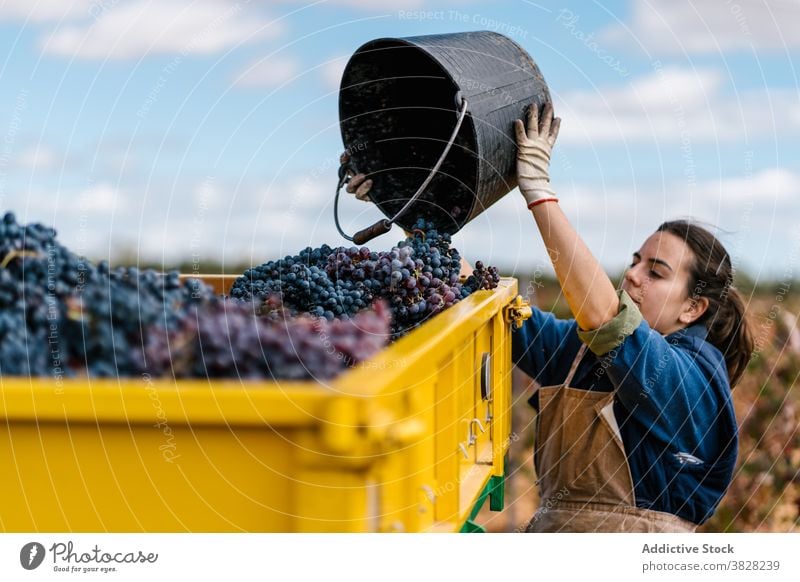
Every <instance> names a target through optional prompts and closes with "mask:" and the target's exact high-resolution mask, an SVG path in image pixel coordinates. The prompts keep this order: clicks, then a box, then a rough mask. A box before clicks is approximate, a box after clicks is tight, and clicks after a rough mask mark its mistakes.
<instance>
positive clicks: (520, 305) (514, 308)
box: [503, 295, 533, 329]
mask: <svg viewBox="0 0 800 582" xmlns="http://www.w3.org/2000/svg"><path fill="white" fill-rule="evenodd" d="M531 315H533V310H532V309H531V304H530V303H528V302H527V301H526V300H525V299H523V298H522V295H517V296H516V297H515V298H514V300H513V301H512V302H511V303H509V304H508V305H507V306H506V308H505V311H504V313H503V317H504V318H505V321H506V323H511V324H513V325H514V329H519V328H520V327H522V322H523V321H525V320H526V319H528V318H529V317H530V316H531Z"/></svg>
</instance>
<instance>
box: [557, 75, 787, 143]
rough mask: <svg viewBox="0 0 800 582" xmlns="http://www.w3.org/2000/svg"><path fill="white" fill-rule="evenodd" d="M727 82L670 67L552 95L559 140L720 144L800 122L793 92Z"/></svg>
mask: <svg viewBox="0 0 800 582" xmlns="http://www.w3.org/2000/svg"><path fill="white" fill-rule="evenodd" d="M727 85H728V82H727V80H726V79H725V78H724V77H723V76H722V75H721V73H720V72H718V71H716V70H710V69H696V70H693V69H685V68H680V67H675V66H668V67H663V68H659V69H656V70H654V71H653V72H652V73H649V74H647V75H644V76H641V77H638V78H634V79H632V80H631V81H630V82H628V83H627V84H626V85H624V86H613V87H601V88H597V89H592V90H579V91H569V92H566V93H564V94H562V95H559V96H558V99H557V109H558V115H559V116H561V117H562V118H563V119H564V125H563V127H562V131H561V134H560V137H559V140H560V141H562V142H573V143H576V142H577V143H584V144H586V143H593V142H606V141H640V140H653V141H667V142H670V141H705V142H718V141H724V140H730V139H734V138H742V137H745V136H746V137H747V138H749V139H752V138H755V137H758V136H765V135H766V136H773V137H774V136H775V135H777V134H781V133H785V132H794V131H797V129H798V128H800V116H798V115H797V107H798V106H797V95H796V93H795V92H794V91H791V90H781V89H748V90H745V91H738V92H737V91H735V88H733V90H731V89H730V88H728V86H727Z"/></svg>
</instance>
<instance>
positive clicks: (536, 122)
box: [516, 103, 619, 330]
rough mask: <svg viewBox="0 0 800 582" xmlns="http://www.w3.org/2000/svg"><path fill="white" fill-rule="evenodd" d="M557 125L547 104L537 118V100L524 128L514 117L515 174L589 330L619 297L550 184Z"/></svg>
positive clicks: (575, 310)
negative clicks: (562, 208) (515, 143)
mask: <svg viewBox="0 0 800 582" xmlns="http://www.w3.org/2000/svg"><path fill="white" fill-rule="evenodd" d="M560 125H561V120H560V119H558V118H555V119H553V106H552V105H551V104H550V103H547V104H546V105H545V107H544V109H543V111H542V115H541V119H540V116H539V112H538V108H537V106H536V104H535V103H534V104H533V105H531V109H530V112H529V117H528V126H527V130H526V128H525V125H524V124H523V122H522V121H521V120H517V122H516V133H517V146H518V148H519V149H518V154H517V177H518V179H519V189H520V192H522V195H523V196H524V197H525V201H526V202H527V203H528V208H529V209H530V210H531V212H532V213H533V216H534V218H535V219H536V224H537V226H538V227H539V232H540V233H541V235H542V240H543V241H544V245H545V248H546V249H547V253H548V255H549V256H550V260H551V261H552V263H553V268H554V269H555V272H556V277H557V278H558V281H559V283H560V284H561V290H562V291H563V292H564V296H565V298H566V300H567V304H568V305H569V308H570V311H572V314H573V315H574V316H575V320H576V321H577V322H578V326H579V327H580V328H581V329H584V330H593V329H597V328H599V327H600V326H601V325H603V324H604V323H606V322H608V321H610V320H611V319H612V318H613V317H614V316H615V315H617V312H618V311H619V299H618V297H617V293H616V290H615V289H614V285H613V284H612V283H611V279H609V278H608V275H606V273H605V271H603V269H602V267H601V266H600V263H598V262H597V259H595V258H594V256H593V255H592V253H591V251H590V250H589V248H588V247H587V246H586V243H584V242H583V240H582V239H581V237H580V236H579V235H578V233H577V232H576V231H575V229H574V228H573V227H572V225H571V224H570V222H569V220H568V219H567V217H566V215H565V214H564V212H563V211H562V210H561V207H560V206H559V205H558V199H557V198H556V196H555V193H554V192H553V191H552V190H551V189H550V174H549V166H550V153H551V151H552V149H553V145H554V144H555V141H556V138H557V137H558V130H559V127H560Z"/></svg>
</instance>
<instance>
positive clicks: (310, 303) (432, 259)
mask: <svg viewBox="0 0 800 582" xmlns="http://www.w3.org/2000/svg"><path fill="white" fill-rule="evenodd" d="M451 242H452V241H451V238H450V235H449V234H447V233H440V232H439V231H438V230H437V229H436V228H435V226H434V225H433V224H432V223H429V222H428V223H426V222H425V221H424V220H420V221H418V222H417V223H416V224H415V225H414V229H413V230H412V231H411V232H410V233H409V234H408V236H407V237H406V239H405V240H402V241H400V242H399V243H398V244H397V245H396V246H394V247H392V248H391V249H390V250H388V251H383V252H374V251H370V250H369V249H368V248H367V247H361V248H358V247H349V248H347V247H338V248H333V249H332V248H330V247H328V246H327V245H323V246H322V247H320V248H317V249H312V248H306V249H304V250H303V251H301V252H300V253H299V254H298V255H296V256H287V257H285V258H284V259H282V260H279V261H270V262H268V263H265V264H263V265H261V266H259V267H254V268H252V269H249V270H248V271H246V272H245V273H244V274H243V275H242V276H241V277H239V278H238V279H237V280H236V281H235V282H234V284H233V287H232V288H231V291H230V296H231V297H232V298H234V299H236V300H240V301H247V302H251V303H252V304H253V305H254V307H255V308H256V309H258V310H260V311H261V313H264V312H267V313H274V312H275V311H276V310H287V311H288V312H289V313H290V314H292V315H297V314H302V313H308V314H311V315H314V316H317V317H324V318H326V319H327V320H333V319H347V318H349V317H352V316H353V315H354V314H356V313H358V312H359V311H361V310H362V309H364V308H365V307H366V306H367V305H369V304H371V303H372V302H373V301H375V300H377V299H383V300H385V301H386V302H387V303H388V305H389V307H390V309H391V313H392V337H393V338H395V339H396V338H398V337H400V336H402V335H404V334H405V333H408V331H410V330H411V329H413V328H415V327H417V326H419V325H420V324H421V323H422V322H424V321H425V320H426V319H428V318H429V317H431V316H432V315H435V314H436V313H438V312H439V311H441V310H443V309H446V308H448V307H450V306H452V305H454V304H455V303H457V302H459V301H460V300H462V299H464V298H466V297H467V296H469V294H470V293H472V292H474V291H476V290H479V289H493V288H494V287H496V286H497V282H498V280H499V277H498V276H497V270H496V269H495V268H494V267H489V268H488V269H484V268H483V266H482V265H481V267H480V269H479V270H478V272H477V273H476V274H475V275H474V276H471V277H470V278H469V279H467V282H465V283H464V284H462V283H461V281H460V269H461V257H460V255H459V253H458V251H457V250H456V249H455V248H453V247H451V246H450V245H451ZM276 298H277V299H276Z"/></svg>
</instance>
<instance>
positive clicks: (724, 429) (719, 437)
mask: <svg viewBox="0 0 800 582" xmlns="http://www.w3.org/2000/svg"><path fill="white" fill-rule="evenodd" d="M704 344H705V345H704ZM600 361H601V366H602V369H604V370H606V372H607V373H608V375H609V379H610V380H611V382H612V384H613V385H614V386H615V387H616V391H617V398H618V400H619V402H620V404H621V405H622V406H623V407H624V408H625V409H626V410H627V411H628V414H629V418H631V419H633V420H635V421H637V422H639V423H641V424H642V425H643V426H644V427H645V429H646V431H647V432H648V433H649V434H650V435H651V436H652V437H655V438H656V439H657V440H658V441H660V442H661V443H663V444H664V445H665V447H666V449H667V450H669V451H670V452H671V454H673V455H688V456H687V457H685V458H686V459H690V460H692V461H694V462H714V461H715V460H716V457H717V456H718V455H720V454H721V452H722V450H724V449H726V448H727V447H726V446H725V442H726V441H725V440H724V439H725V438H729V435H735V434H736V430H737V429H736V421H735V417H734V416H733V415H732V407H731V406H725V403H726V402H728V403H729V402H730V390H729V389H728V380H727V371H726V369H725V361H724V359H723V358H722V354H721V353H720V352H719V351H718V350H717V349H716V348H714V347H713V346H711V344H707V343H706V342H705V341H703V340H702V339H700V338H687V337H684V336H683V335H682V334H681V333H677V334H672V335H671V336H668V337H666V338H665V337H664V336H662V335H661V334H660V333H658V332H656V331H654V330H652V329H650V327H649V326H648V325H647V323H646V322H644V321H642V322H641V323H640V325H639V326H638V327H637V328H636V330H635V331H634V332H633V333H632V334H631V335H629V336H627V337H626V338H625V339H624V341H623V342H622V343H621V344H620V345H619V346H617V347H616V348H614V349H612V350H611V351H609V352H607V353H606V354H605V355H603V356H601V358H600ZM726 435H728V437H726ZM710 457H711V458H710ZM679 458H681V457H679Z"/></svg>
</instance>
